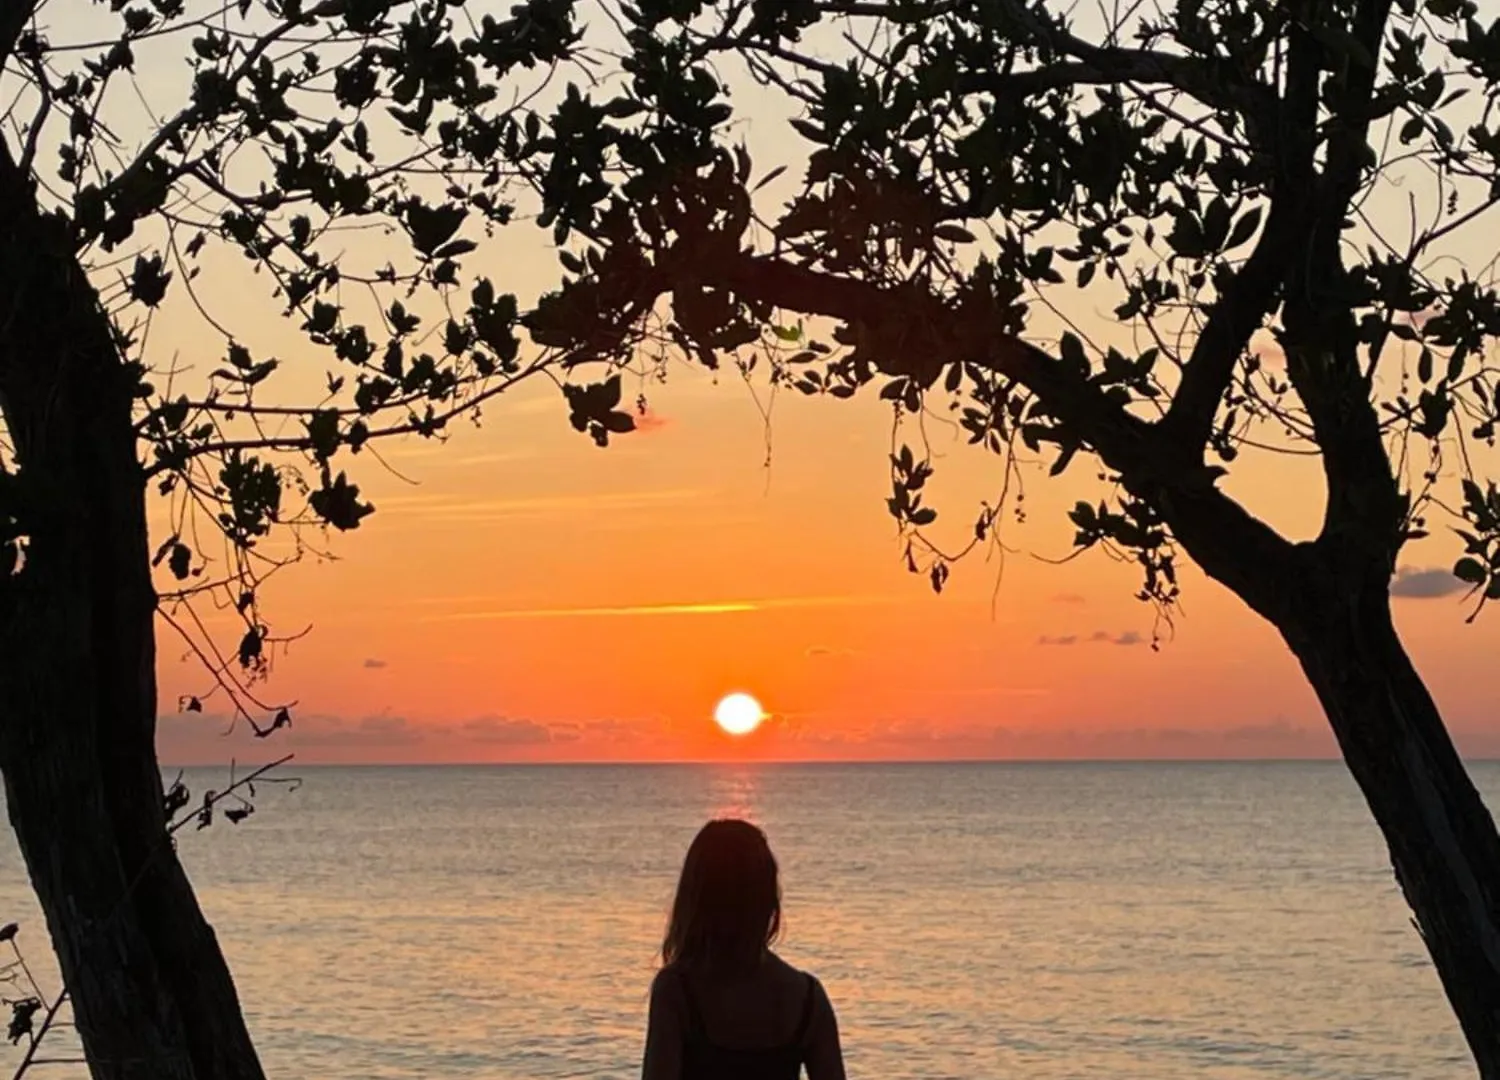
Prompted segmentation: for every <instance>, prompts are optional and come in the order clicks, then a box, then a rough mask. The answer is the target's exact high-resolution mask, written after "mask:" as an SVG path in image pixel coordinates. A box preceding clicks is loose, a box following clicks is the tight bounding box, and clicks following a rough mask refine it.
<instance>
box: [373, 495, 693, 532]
mask: <svg viewBox="0 0 1500 1080" xmlns="http://www.w3.org/2000/svg"><path fill="white" fill-rule="evenodd" d="M711 494H712V493H711V492H706V491H702V490H700V489H696V488H667V489H663V490H661V491H615V492H591V493H586V494H578V495H538V496H534V497H529V498H517V499H475V498H469V497H464V496H460V495H452V494H448V495H443V494H432V495H397V496H394V497H389V498H386V499H383V500H381V503H380V509H382V510H402V511H405V513H403V514H402V515H401V518H400V520H402V521H403V522H406V523H409V524H411V525H416V526H422V527H424V528H425V527H427V526H429V525H431V524H432V523H433V522H436V521H447V522H459V523H479V522H488V521H503V520H506V519H509V518H542V517H556V516H559V515H563V516H569V515H577V514H580V513H588V512H590V511H592V512H595V513H600V514H618V513H628V512H630V511H633V510H650V509H658V508H660V507H662V506H670V505H673V504H676V503H684V502H690V501H691V502H701V501H702V500H703V499H705V498H706V497H708V496H710V495H711ZM392 520H393V521H394V520H396V516H395V515H392Z"/></svg>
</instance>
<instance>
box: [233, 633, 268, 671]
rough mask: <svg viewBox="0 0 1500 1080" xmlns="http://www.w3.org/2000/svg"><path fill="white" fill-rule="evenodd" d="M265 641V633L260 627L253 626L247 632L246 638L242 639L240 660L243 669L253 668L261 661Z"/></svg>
mask: <svg viewBox="0 0 1500 1080" xmlns="http://www.w3.org/2000/svg"><path fill="white" fill-rule="evenodd" d="M265 640H266V636H265V631H263V630H262V629H261V628H260V627H258V626H252V627H251V628H250V629H249V630H246V631H245V636H244V637H242V638H240V647H239V660H240V666H241V667H252V666H254V664H255V663H256V662H257V661H258V660H260V658H261V652H262V649H263V647H264V645H265Z"/></svg>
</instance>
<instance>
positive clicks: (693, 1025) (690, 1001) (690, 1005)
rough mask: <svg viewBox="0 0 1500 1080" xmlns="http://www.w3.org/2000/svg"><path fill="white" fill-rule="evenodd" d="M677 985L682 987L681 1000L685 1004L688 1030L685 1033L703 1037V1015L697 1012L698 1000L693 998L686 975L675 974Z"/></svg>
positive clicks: (691, 988)
mask: <svg viewBox="0 0 1500 1080" xmlns="http://www.w3.org/2000/svg"><path fill="white" fill-rule="evenodd" d="M677 983H678V985H679V986H681V987H682V997H683V1000H684V1001H686V1002H687V1010H688V1028H687V1033H688V1034H689V1035H694V1036H700V1037H701V1036H703V1035H704V1029H703V1014H702V1013H700V1012H699V1011H698V1000H697V998H695V997H693V987H692V985H691V984H690V983H689V982H688V977H687V973H686V972H684V971H681V970H679V971H678V972H677Z"/></svg>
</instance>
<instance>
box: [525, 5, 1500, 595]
mask: <svg viewBox="0 0 1500 1080" xmlns="http://www.w3.org/2000/svg"><path fill="white" fill-rule="evenodd" d="M619 20H620V24H621V25H622V26H623V29H624V34H625V39H626V45H625V49H624V53H623V57H622V59H621V69H622V72H623V77H622V78H621V79H619V80H616V81H609V80H605V81H604V83H603V85H602V86H601V87H600V88H598V89H597V90H595V91H593V92H584V91H582V90H579V91H577V92H576V93H570V97H569V98H568V101H567V103H566V105H565V106H564V108H562V109H560V110H558V112H557V113H556V115H555V117H554V119H553V121H552V123H551V124H550V125H549V135H548V136H547V137H544V138H543V139H542V140H539V141H538V142H537V143H535V144H533V145H532V148H531V149H532V152H530V153H523V158H522V160H523V161H526V162H528V163H529V162H535V161H537V160H538V157H537V155H540V160H541V161H543V162H545V172H543V174H542V177H541V183H540V194H541V196H542V199H543V205H544V212H543V215H542V220H543V222H544V223H546V224H552V225H553V226H554V231H555V235H556V238H557V240H558V241H559V242H562V241H566V240H568V239H569V238H576V239H577V240H579V241H580V242H581V247H580V248H579V250H578V251H576V252H575V254H573V255H571V256H566V257H565V263H564V265H565V266H567V267H568V268H569V269H570V270H572V271H573V272H574V273H575V274H576V277H575V278H574V280H572V281H570V282H569V283H568V284H567V285H566V286H565V287H564V288H563V289H562V290H561V291H559V292H557V293H555V294H553V295H552V296H550V297H547V298H545V299H544V301H543V302H542V304H541V305H540V306H539V307H538V310H537V312H536V314H535V316H534V317H533V318H532V320H531V321H530V324H529V326H530V329H531V331H532V334H533V337H534V338H535V339H536V340H537V341H538V342H539V343H541V344H546V345H552V346H555V347H558V348H562V349H571V350H583V349H590V348H592V349H593V350H594V351H596V352H601V353H603V352H607V353H608V354H609V355H611V356H613V357H615V358H616V359H618V360H622V361H623V360H624V359H625V358H626V357H629V356H630V355H631V354H632V351H633V350H637V349H639V347H640V345H641V342H642V340H643V338H644V337H645V336H647V335H648V334H652V333H655V334H660V335H663V336H664V337H665V338H666V339H667V340H669V341H672V342H675V343H676V344H677V345H679V346H680V347H681V348H682V349H683V350H684V351H686V352H687V353H689V354H690V355H692V356H695V357H697V358H698V359H700V360H701V361H702V362H703V363H705V364H708V365H710V366H713V365H714V364H716V363H718V362H719V358H720V357H721V356H722V355H725V354H729V353H734V352H735V350H746V351H753V352H754V354H755V355H756V356H758V357H760V358H762V359H763V360H764V361H765V362H768V363H769V365H770V367H771V371H772V375H771V377H772V378H773V379H774V380H778V381H784V382H785V383H786V384H788V385H790V386H793V387H795V388H797V389H798V390H801V391H803V392H805V393H809V394H827V395H831V396H834V397H847V396H849V395H851V394H853V393H854V392H855V391H856V390H857V389H859V388H861V387H863V386H865V385H866V384H869V383H871V382H877V383H879V388H878V392H879V393H880V395H881V396H882V397H884V398H887V399H889V400H891V401H892V402H893V404H894V406H895V407H896V408H897V409H898V410H899V411H900V412H901V413H903V414H905V415H907V416H909V417H917V416H920V415H922V414H924V413H925V414H927V415H929V416H938V417H940V416H951V417H953V418H954V419H956V420H957V422H958V423H959V424H960V425H962V427H963V429H964V430H965V431H966V432H967V433H968V437H969V440H970V441H971V442H974V443H978V444H982V445H984V446H987V447H988V448H989V449H991V450H993V451H995V452H996V453H998V454H1000V455H1002V456H1003V457H1005V458H1006V461H1007V464H1006V465H1005V466H1004V468H1006V469H1007V470H1014V465H1015V462H1016V460H1017V457H1016V455H1018V454H1019V455H1023V456H1030V458H1031V459H1035V458H1036V456H1037V455H1041V456H1042V457H1044V458H1046V459H1047V460H1048V461H1049V462H1050V465H1051V469H1050V471H1051V472H1052V473H1054V474H1055V473H1059V472H1061V471H1063V470H1064V469H1066V468H1068V466H1069V465H1070V464H1071V463H1072V462H1073V461H1074V460H1075V456H1076V455H1077V454H1078V453H1079V452H1080V451H1083V452H1085V453H1086V454H1093V455H1095V456H1097V458H1098V459H1099V460H1100V461H1101V462H1102V464H1103V466H1104V467H1105V471H1106V486H1105V491H1104V493H1103V497H1102V498H1101V499H1100V500H1099V501H1098V502H1097V503H1093V502H1087V503H1079V504H1078V505H1077V507H1076V508H1075V509H1074V510H1073V512H1072V514H1071V517H1072V520H1073V522H1074V524H1075V525H1076V527H1077V543H1078V544H1079V545H1080V546H1091V545H1094V544H1108V545H1111V546H1114V547H1116V548H1119V549H1123V550H1125V551H1128V552H1130V553H1131V555H1132V557H1134V558H1135V559H1136V560H1138V561H1139V563H1140V565H1141V567H1142V570H1143V574H1144V583H1143V590H1142V595H1143V596H1144V597H1146V598H1148V599H1150V600H1153V601H1155V602H1157V603H1159V604H1163V605H1170V604H1171V602H1172V601H1173V599H1174V598H1175V596H1176V574H1175V565H1176V563H1175V560H1176V558H1177V550H1178V548H1179V547H1180V546H1186V547H1187V549H1188V551H1189V553H1190V554H1192V555H1193V556H1194V557H1195V558H1198V559H1199V561H1200V562H1204V563H1205V566H1206V568H1207V569H1208V570H1209V571H1210V573H1213V572H1214V570H1215V564H1217V563H1221V562H1222V560H1217V559H1215V558H1214V557H1213V554H1212V553H1211V552H1210V551H1209V550H1207V548H1204V547H1203V546H1202V545H1199V547H1200V550H1198V551H1195V550H1194V544H1195V537H1196V535H1197V534H1199V533H1201V532H1203V531H1204V530H1207V531H1209V532H1213V531H1214V530H1218V529H1221V528H1225V527H1230V526H1234V527H1240V526H1243V528H1244V532H1243V535H1244V536H1245V537H1246V542H1247V543H1251V544H1254V545H1256V546H1257V547H1258V548H1259V549H1260V550H1261V553H1262V554H1263V555H1264V556H1265V557H1266V558H1268V559H1271V560H1273V561H1274V560H1276V559H1279V558H1283V557H1284V555H1285V550H1286V548H1287V545H1286V544H1285V543H1284V542H1283V541H1282V540H1281V538H1279V537H1277V536H1275V535H1274V534H1273V533H1272V532H1271V531H1270V530H1269V529H1266V528H1263V527H1260V526H1258V525H1256V523H1254V522H1253V521H1251V520H1250V519H1249V518H1248V517H1247V516H1246V514H1245V512H1244V511H1243V510H1242V509H1241V508H1240V507H1239V506H1237V505H1236V504H1235V503H1234V502H1233V501H1232V500H1231V499H1229V498H1228V497H1226V496H1225V495H1224V494H1222V492H1221V491H1220V490H1219V489H1218V488H1217V487H1216V486H1215V479H1216V477H1218V476H1219V475H1221V474H1222V473H1223V472H1224V471H1226V470H1227V469H1229V468H1231V467H1232V463H1234V462H1236V461H1237V460H1239V459H1240V458H1241V457H1242V456H1243V455H1246V454H1258V455H1264V454H1304V455H1305V454H1316V455H1318V456H1320V457H1321V458H1322V461H1323V465H1324V469H1325V472H1326V474H1327V478H1328V481H1329V487H1330V493H1329V507H1328V512H1329V515H1330V523H1331V524H1332V523H1335V522H1336V521H1337V520H1338V519H1339V518H1340V517H1341V516H1343V515H1345V514H1346V513H1347V514H1348V515H1350V521H1351V522H1353V521H1355V520H1356V519H1358V518H1360V517H1361V516H1367V515H1370V514H1380V515H1383V518H1384V519H1389V520H1390V521H1393V522H1396V523H1398V524H1399V528H1398V529H1395V530H1394V531H1393V533H1392V536H1391V538H1390V540H1389V543H1390V544H1392V545H1394V546H1392V547H1391V550H1390V552H1389V554H1390V555H1391V557H1394V555H1395V547H1399V545H1400V544H1401V543H1404V542H1406V541H1407V540H1408V539H1412V538H1416V537H1420V536H1422V535H1425V533H1426V531H1427V528H1428V526H1427V521H1428V518H1429V517H1431V516H1432V514H1433V513H1434V512H1437V513H1439V514H1440V515H1445V516H1446V515H1452V517H1454V518H1458V519H1461V520H1458V521H1457V522H1452V521H1451V519H1450V520H1449V523H1456V524H1458V525H1459V526H1460V527H1461V529H1462V533H1461V536H1462V540H1463V544H1464V547H1465V550H1464V552H1463V553H1462V556H1461V557H1460V558H1458V559H1457V561H1456V564H1455V566H1454V572H1455V573H1456V574H1457V575H1458V576H1459V577H1460V578H1461V579H1463V580H1464V581H1465V582H1467V583H1469V584H1470V585H1471V586H1473V587H1474V589H1475V595H1476V600H1477V601H1478V602H1479V603H1482V602H1483V601H1484V600H1485V599H1494V598H1496V597H1500V531H1497V530H1500V492H1497V491H1496V488H1495V487H1494V484H1493V482H1492V481H1488V480H1486V479H1485V478H1484V475H1483V471H1482V467H1483V464H1484V462H1485V460H1486V457H1485V454H1486V452H1487V451H1488V450H1489V449H1491V448H1493V445H1494V436H1495V425H1496V420H1497V407H1500V398H1497V394H1500V380H1497V374H1500V369H1497V368H1496V367H1495V366H1494V364H1493V360H1492V355H1491V353H1490V351H1489V345H1490V342H1491V340H1492V339H1493V337H1495V336H1496V335H1497V334H1500V303H1497V297H1496V292H1495V287H1494V274H1493V258H1492V256H1493V254H1494V253H1493V252H1490V251H1482V250H1479V248H1478V247H1477V246H1476V245H1475V243H1474V237H1475V231H1474V230H1475V229H1477V228H1478V227H1480V224H1481V223H1482V222H1484V221H1486V220H1490V219H1488V218H1487V217H1486V215H1487V214H1489V213H1490V211H1492V210H1493V209H1494V207H1495V205H1496V203H1497V201H1500V118H1497V117H1496V115H1495V106H1496V97H1497V93H1500V22H1492V23H1490V24H1489V25H1488V26H1486V25H1485V24H1484V23H1483V22H1482V21H1481V19H1480V12H1479V9H1478V7H1477V6H1476V5H1475V4H1473V3H1462V2H1438V3H1416V2H1406V3H1399V4H1389V3H1386V4H1381V3H1358V2H1352V0H1346V2H1339V3H1325V4H1306V5H1296V4H1293V5H1288V4H1280V3H1272V2H1269V0H1264V2H1257V0H1232V2H1218V3H1214V2H1184V3H1181V4H1177V5H1174V6H1171V7H1166V6H1157V5H1153V6H1142V5H1135V6H1132V7H1131V8H1130V9H1129V11H1128V14H1124V15H1122V16H1121V17H1120V18H1119V19H1118V20H1117V21H1114V22H1109V21H1106V20H1105V19H1103V18H1102V17H1098V18H1095V19H1093V20H1092V21H1091V22H1090V20H1084V19H1078V18H1073V17H1070V16H1066V15H1059V14H1056V13H1053V12H1052V11H1049V9H1048V6H1047V5H1045V4H1041V3H1024V2H1022V0H995V2H989V3H981V2H973V3H952V2H938V0H890V2H864V0H824V2H819V0H809V2H799V3H790V4H770V3H734V4H727V5H712V4H702V3H690V2H651V0H646V2H642V3H639V4H636V5H633V6H630V5H626V6H622V7H620V8H619ZM1084 23H1090V24H1089V25H1082V24H1084ZM736 72H737V73H739V77H740V78H741V79H743V80H745V81H748V80H751V79H753V80H754V81H756V82H758V83H760V84H762V85H763V86H765V87H769V88H772V89H774V90H775V91H778V92H779V94H780V97H781V104H782V105H783V106H784V108H785V113H786V119H785V123H786V125H787V132H786V133H787V135H788V136H791V137H792V139H794V140H795V141H791V140H787V141H784V142H783V143H782V144H781V145H785V146H787V147H788V150H787V152H786V153H785V155H784V157H783V158H781V159H778V160H775V161H770V162H765V161H762V162H761V163H760V166H761V171H762V173H765V172H772V173H775V174H776V175H777V176H779V175H780V173H781V171H782V170H784V169H786V168H788V167H791V168H794V169H796V170H798V171H800V172H801V174H802V179H801V183H800V185H798V186H797V188H796V190H795V191H794V192H793V193H792V195H791V197H790V198H789V199H787V200H786V201H785V202H784V203H783V204H781V205H772V206H767V205H766V202H767V200H765V199H764V198H758V197H757V195H756V192H755V189H756V188H757V187H758V186H759V185H760V184H762V183H764V182H765V179H775V178H776V177H766V178H763V177H762V175H760V174H757V173H756V172H755V171H754V170H753V169H752V165H751V162H750V160H749V156H748V154H747V153H746V152H745V151H744V149H743V147H742V146H741V145H740V139H739V136H738V134H737V129H736V126H735V123H736V118H737V114H736V112H735V104H734V98H733V96H732V93H731V84H732V81H733V80H732V79H731V78H730V76H731V75H732V74H734V73H736ZM765 120H766V118H765V117H764V116H763V115H761V116H755V117H754V122H755V123H756V124H763V123H764V122H765ZM758 134H759V135H760V138H759V141H760V142H761V143H762V144H767V143H772V142H773V140H772V139H771V138H769V137H767V136H765V135H764V133H758ZM793 146H795V147H797V149H796V150H795V151H794V150H792V149H790V148H791V147H793ZM524 149H525V148H523V150H524ZM804 155H805V157H804ZM659 297H670V304H671V306H670V309H669V310H666V309H663V308H662V307H661V306H660V305H658V304H657V303H656V301H657V299H658V298H659ZM779 312H793V313H799V314H808V315H815V316H824V317H826V318H827V319H829V320H832V321H834V322H835V323H837V324H838V325H837V326H836V327H835V328H834V329H833V330H832V331H831V332H830V333H828V334H826V335H821V334H820V335H812V336H807V335H803V334H799V333H796V332H794V331H792V330H789V329H787V328H786V327H780V326H779V323H778V318H779V315H778V313H779ZM1101 316H1102V317H1101ZM782 321H786V320H782ZM600 339H602V340H600ZM601 346H603V347H602V348H601ZM1044 350H1045V351H1044ZM1356 403H1357V404H1356ZM1356 429H1358V430H1357V431H1356ZM1345 440H1361V441H1362V442H1361V446H1362V448H1363V450H1364V451H1368V450H1371V449H1374V448H1376V446H1377V444H1378V446H1380V447H1384V449H1385V452H1386V453H1387V455H1388V458H1389V460H1390V462H1391V463H1392V468H1393V470H1394V473H1395V477H1396V479H1397V481H1398V482H1399V486H1400V491H1399V492H1396V491H1391V492H1387V493H1384V494H1381V495H1379V496H1378V498H1379V499H1380V500H1381V501H1382V502H1383V503H1384V504H1385V505H1383V506H1380V507H1378V508H1377V507H1375V506H1371V505H1369V501H1370V500H1369V499H1368V498H1364V497H1363V495H1361V494H1359V493H1355V492H1352V491H1351V490H1349V481H1350V480H1351V479H1352V474H1351V472H1350V467H1349V465H1348V463H1347V461H1346V460H1345V459H1346V458H1347V457H1348V455H1347V454H1344V453H1342V452H1341V445H1342V443H1343V442H1344V441H1345ZM913 442H917V440H916V439H914V440H913ZM1350 452H1351V453H1353V452H1354V451H1353V449H1352V442H1351V451H1350ZM891 465H892V472H893V492H892V497H891V502H890V508H891V512H892V513H893V514H894V515H895V516H896V517H897V518H898V520H900V521H901V522H902V524H903V526H905V527H907V528H908V529H911V530H913V533H914V539H915V543H914V544H913V547H912V555H913V558H912V565H913V566H914V567H917V566H918V563H919V562H920V564H921V565H920V567H919V568H920V569H921V570H922V571H923V572H925V573H928V574H930V575H931V577H932V580H933V583H934V585H935V586H939V587H940V586H941V584H942V581H943V580H944V578H945V576H946V574H947V566H948V561H949V560H948V559H947V558H946V557H945V556H944V555H942V554H941V553H940V550H939V549H938V548H937V547H935V546H934V545H931V544H926V543H924V541H923V539H922V537H921V530H922V528H923V527H924V526H928V525H931V524H932V522H933V520H934V518H935V509H934V508H932V507H930V506H927V505H924V504H923V503H922V500H921V490H922V487H923V484H924V482H925V480H926V478H927V477H928V475H929V473H930V470H931V465H930V464H929V463H928V461H927V460H926V455H925V454H923V453H922V452H921V448H920V445H919V446H918V448H917V450H916V451H915V452H914V451H913V450H911V449H910V448H908V449H903V450H898V452H897V453H895V454H894V455H893V457H892V461H891ZM1014 475H1015V478H1016V480H1017V484H1016V485H1015V486H1014V487H1012V488H1011V489H1010V490H1013V491H1015V490H1019V483H1020V480H1021V474H1020V473H1014ZM1172 489H1177V491H1176V492H1175V493H1172V494H1171V495H1169V492H1171V490H1172ZM1365 494H1368V492H1366V493H1365ZM1174 498H1175V500H1176V501H1177V502H1178V503H1179V504H1182V505H1181V507H1180V509H1179V512H1178V513H1176V514H1173V513H1172V512H1171V511H1170V510H1169V509H1168V507H1167V506H1166V505H1165V503H1166V502H1168V501H1171V500H1172V499H1174ZM1187 503H1191V509H1189V507H1188V505H1187ZM1000 512H1001V507H999V506H987V507H985V508H984V510H983V512H982V513H980V515H979V516H978V519H977V521H976V522H975V524H974V531H975V534H976V535H977V536H981V537H982V536H985V535H986V534H988V533H989V531H990V530H992V529H993V527H994V525H995V524H996V520H995V519H996V517H997V515H998V514H999V513H1000ZM1382 531H1387V530H1382Z"/></svg>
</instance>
